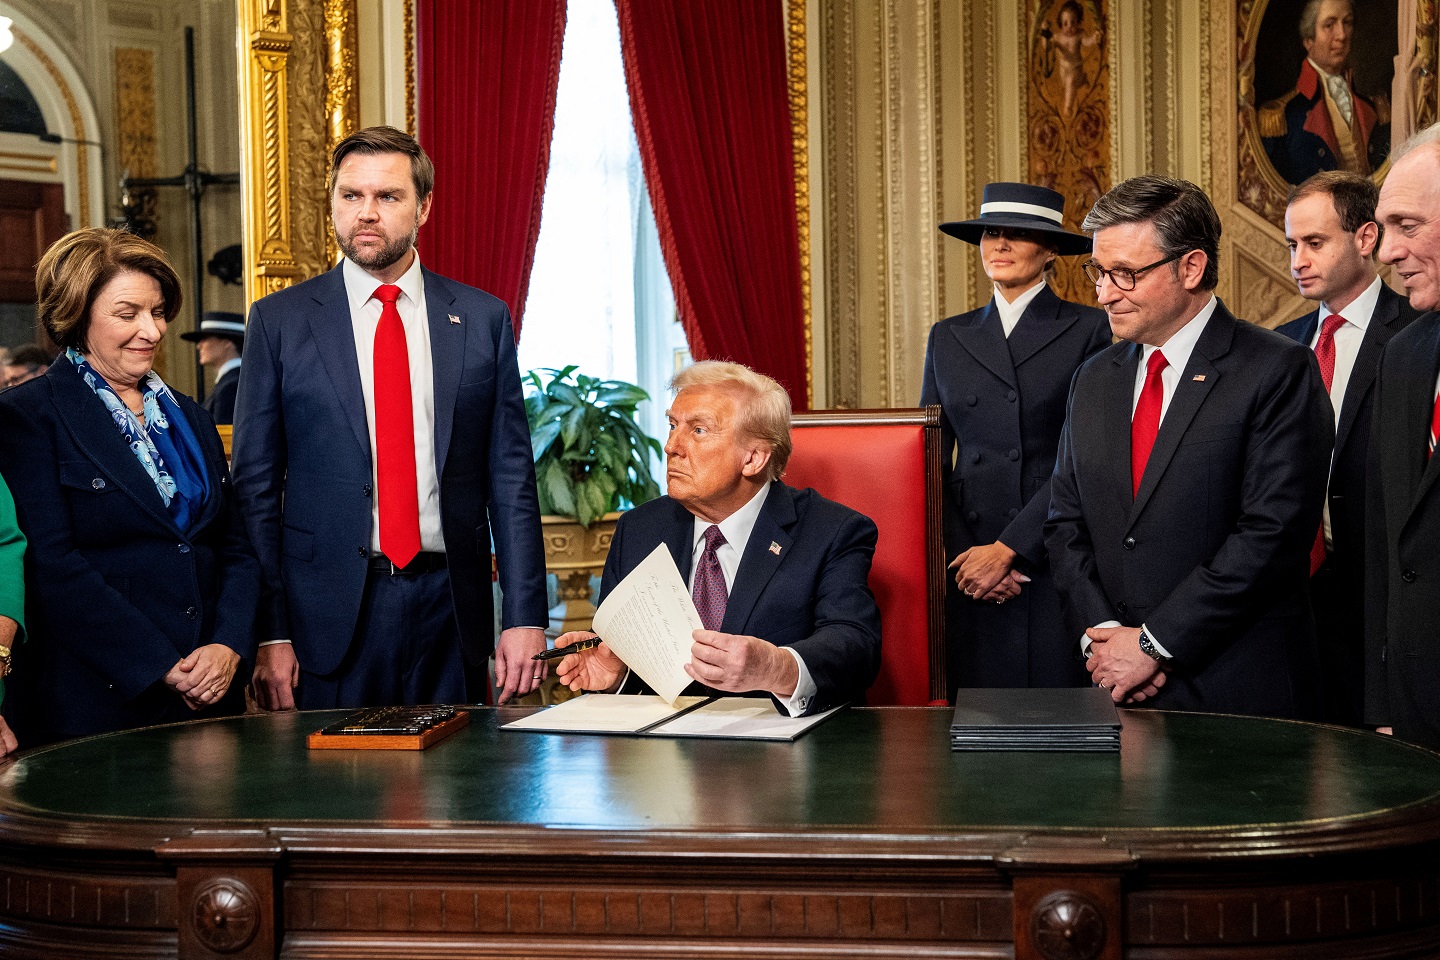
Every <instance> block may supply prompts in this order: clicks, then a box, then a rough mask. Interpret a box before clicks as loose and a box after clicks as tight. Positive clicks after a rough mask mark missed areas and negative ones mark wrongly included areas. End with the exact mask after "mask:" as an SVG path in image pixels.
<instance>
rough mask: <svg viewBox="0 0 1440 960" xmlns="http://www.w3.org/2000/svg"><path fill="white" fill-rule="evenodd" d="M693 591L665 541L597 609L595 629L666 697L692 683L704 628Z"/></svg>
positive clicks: (676, 695) (675, 695)
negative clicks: (695, 649) (697, 636)
mask: <svg viewBox="0 0 1440 960" xmlns="http://www.w3.org/2000/svg"><path fill="white" fill-rule="evenodd" d="M703 626H704V624H702V623H701V622H700V613H699V612H698V611H697V610H696V609H695V601H694V600H692V599H691V597H690V589H689V588H688V587H686V586H685V581H684V580H683V579H681V577H680V569H679V568H678V567H676V566H675V558H674V557H672V556H670V551H669V549H667V548H666V546H665V544H663V543H662V544H660V546H658V547H656V548H655V549H654V550H653V551H651V553H650V556H648V557H646V558H645V559H644V560H642V561H640V564H639V566H637V567H636V568H635V569H634V570H631V571H630V575H629V576H627V577H626V578H625V579H624V580H621V581H620V582H619V583H618V584H616V585H615V589H613V590H611V591H610V593H609V595H608V596H606V598H605V602H604V603H602V604H600V609H599V610H596V611H595V620H594V630H595V632H596V633H597V634H599V635H600V636H601V637H602V638H603V639H604V640H605V645H606V646H608V647H609V648H610V649H611V650H613V651H615V655H616V656H617V657H619V658H620V659H621V660H623V661H625V665H626V666H627V667H629V668H630V669H631V670H633V671H635V672H636V673H638V674H639V675H640V678H641V679H642V680H644V681H645V682H646V683H647V684H649V685H650V689H651V690H654V691H655V692H656V693H658V694H659V695H660V696H661V697H663V698H665V700H666V701H668V702H670V703H674V702H675V700H676V698H677V697H679V696H680V694H681V693H682V692H684V690H685V688H686V687H688V686H689V685H690V683H691V680H690V675H689V674H687V673H686V672H685V664H687V663H689V662H690V647H691V646H692V645H693V644H694V642H695V641H694V638H692V637H691V633H692V632H693V631H695V630H699V629H702V628H703Z"/></svg>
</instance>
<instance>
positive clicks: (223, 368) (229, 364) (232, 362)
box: [215, 357, 240, 382]
mask: <svg viewBox="0 0 1440 960" xmlns="http://www.w3.org/2000/svg"><path fill="white" fill-rule="evenodd" d="M238 369H240V358H239V357H231V358H230V359H229V360H226V361H225V362H224V363H222V364H220V369H219V370H216V371H215V380H216V381H217V382H218V381H219V380H220V378H221V377H223V376H225V374H227V373H229V372H230V371H231V370H238Z"/></svg>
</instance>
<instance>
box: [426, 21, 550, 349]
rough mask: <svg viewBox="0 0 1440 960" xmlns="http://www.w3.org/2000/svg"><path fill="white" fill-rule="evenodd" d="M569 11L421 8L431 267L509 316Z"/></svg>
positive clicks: (526, 275)
mask: <svg viewBox="0 0 1440 960" xmlns="http://www.w3.org/2000/svg"><path fill="white" fill-rule="evenodd" d="M564 37H565V0H484V2H483V3H477V2H475V0H417V3H416V4H415V63H416V71H415V72H416V93H417V101H418V104H417V107H418V117H417V123H418V126H419V128H420V129H419V140H420V142H421V144H422V145H424V147H425V152H426V153H428V154H429V155H430V159H431V160H433V161H434V162H435V203H434V205H433V206H432V207H431V209H430V220H429V222H428V223H427V224H426V225H425V226H424V227H423V228H422V229H421V231H420V243H419V247H420V252H421V258H422V260H423V261H424V263H425V265H426V266H427V267H429V268H430V269H432V270H434V271H435V272H437V273H441V274H444V275H445V276H447V277H452V278H454V279H456V280H459V281H461V282H463V283H468V284H471V285H472V286H476V287H479V288H480V289H482V290H485V291H488V292H489V293H493V294H494V295H495V296H497V297H499V298H500V299H501V300H504V301H505V302H506V303H507V304H509V305H510V312H511V314H512V316H513V317H514V321H515V336H516V337H517V338H518V337H519V336H520V316H521V312H522V311H523V310H524V309H525V294H526V292H527V291H528V290H529V287H530V267H531V265H532V264H533V263H534V260H535V241H536V239H537V238H538V237H539V235H540V207H541V203H542V201H543V200H544V196H545V173H546V171H547V169H548V168H549V166H550V134H551V131H552V129H553V127H554V124H555V85H556V82H557V81H558V80H559V77H560V48H561V43H562V41H563V40H564Z"/></svg>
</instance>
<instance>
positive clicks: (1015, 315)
mask: <svg viewBox="0 0 1440 960" xmlns="http://www.w3.org/2000/svg"><path fill="white" fill-rule="evenodd" d="M1044 288H1045V277H1044V276H1043V275H1042V276H1041V277H1040V280H1039V282H1037V283H1036V284H1035V286H1033V287H1031V288H1030V289H1029V290H1026V291H1025V292H1024V293H1022V294H1020V296H1018V297H1016V298H1015V300H1014V302H1013V303H1012V302H1011V301H1009V300H1006V299H1005V295H1004V294H1003V293H1001V292H1000V287H999V286H996V287H995V309H996V310H997V311H999V313H1000V326H1001V327H1003V328H1005V339H1006V340H1009V339H1010V334H1011V333H1013V332H1014V331H1015V325H1016V324H1017V323H1019V322H1020V317H1021V316H1023V315H1024V313H1025V308H1026V307H1028V306H1030V302H1031V301H1032V300H1034V299H1035V298H1036V297H1037V296H1039V294H1040V291H1041V290H1043V289H1044Z"/></svg>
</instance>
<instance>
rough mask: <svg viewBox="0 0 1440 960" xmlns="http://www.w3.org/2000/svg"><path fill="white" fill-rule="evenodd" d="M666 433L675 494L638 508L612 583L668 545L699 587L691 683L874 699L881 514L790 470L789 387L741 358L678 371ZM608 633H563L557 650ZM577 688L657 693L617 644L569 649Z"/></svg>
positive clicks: (837, 700)
mask: <svg viewBox="0 0 1440 960" xmlns="http://www.w3.org/2000/svg"><path fill="white" fill-rule="evenodd" d="M671 386H672V387H673V388H674V389H675V390H676V395H675V400H674V402H672V403H671V404H670V410H669V411H668V417H669V420H670V435H669V437H668V438H667V439H666V441H665V465H666V466H665V475H666V482H667V485H668V489H669V493H668V495H667V496H664V497H660V498H658V499H656V500H651V501H650V502H649V503H645V504H641V505H640V506H638V507H636V508H635V509H633V510H630V511H628V512H627V513H625V514H624V515H623V516H622V517H621V518H620V521H619V523H618V524H616V526H615V537H614V540H613V541H612V542H611V544H610V553H609V556H608V557H607V558H606V560H605V575H604V577H603V578H602V580H601V583H600V595H601V596H602V597H604V596H606V595H608V594H609V593H610V591H611V590H612V589H613V588H614V587H615V585H616V584H617V583H619V582H620V581H621V580H622V579H624V577H625V576H626V575H627V574H628V573H629V572H630V571H631V570H633V569H634V568H635V567H636V566H637V565H638V564H639V563H640V562H641V561H642V560H644V559H645V558H646V557H647V556H649V555H650V553H651V552H652V551H653V550H654V549H655V548H656V547H657V546H659V545H660V544H662V543H663V544H664V545H665V546H666V548H667V549H668V550H669V551H670V554H671V556H672V557H674V559H675V566H676V567H677V568H679V570H680V575H681V576H682V577H683V578H685V580H686V582H687V583H688V584H689V585H690V592H691V596H692V597H693V598H694V600H695V608H696V611H697V612H698V613H699V614H700V620H701V623H703V624H704V629H703V630H696V631H695V632H694V637H693V639H694V643H693V645H692V646H691V649H690V662H689V663H687V664H686V665H685V672H686V673H688V674H689V675H690V677H691V678H692V679H693V680H694V681H695V682H694V683H692V684H691V685H690V687H689V688H687V689H686V691H685V692H686V693H687V694H696V695H714V694H715V693H717V692H722V693H739V694H753V695H756V696H766V695H768V696H770V697H772V698H773V700H774V702H775V704H776V705H777V707H778V708H779V709H780V710H783V711H784V712H785V713H786V714H788V715H789V716H795V717H798V716H804V715H806V714H813V713H819V712H821V711H824V710H828V709H830V708H831V707H835V706H839V705H840V704H842V703H846V702H856V703H858V702H863V700H864V695H865V691H866V690H867V689H868V688H869V687H870V685H871V684H872V683H874V682H875V677H876V675H877V674H878V673H879V672H880V610H879V608H878V607H877V606H876V605H875V597H874V595H873V594H871V592H870V587H869V583H868V580H869V576H870V561H871V560H872V559H873V557H874V555H875V539H876V529H875V524H874V523H873V522H872V521H871V520H870V519H869V518H868V517H866V516H864V515H862V514H860V513H857V512H855V511H854V510H851V509H850V508H849V507H846V506H842V505H841V504H838V503H835V502H834V501H833V500H827V499H825V498H824V497H822V496H820V494H818V493H816V492H815V491H814V490H796V489H795V488H793V487H790V486H787V485H786V484H784V483H783V482H781V480H780V475H781V474H782V473H784V471H785V463H786V461H787V460H788V459H789V457H790V397H789V395H788V394H786V393H785V389H784V388H783V387H781V386H780V384H778V383H776V382H775V381H774V380H772V379H770V378H769V377H766V376H764V375H762V374H758V373H755V372H754V371H753V370H750V369H749V368H748V367H744V366H741V365H740V364H737V363H721V362H717V361H705V362H702V363H697V364H694V365H693V366H690V367H687V368H686V369H685V370H682V371H681V372H680V373H679V374H677V375H676V377H675V379H674V381H673V382H672V383H671ZM593 636H595V635H594V634H593V633H588V632H585V631H576V632H573V633H567V634H564V635H562V636H560V637H559V638H558V639H556V641H555V646H556V647H557V648H562V647H568V646H570V645H571V644H573V643H576V642H578V641H581V640H586V639H589V638H591V637H593ZM556 675H557V676H558V677H559V678H560V681H561V682H562V683H565V684H566V685H568V686H569V687H570V688H571V689H573V690H603V691H609V692H617V691H618V692H621V693H648V692H650V691H648V690H647V689H645V687H644V685H643V684H642V683H641V682H640V680H639V678H638V677H633V676H631V677H627V670H626V667H625V664H624V663H623V662H622V661H621V660H620V658H619V657H617V656H616V655H615V654H614V653H613V652H611V650H610V648H609V647H608V646H606V645H605V644H604V643H601V644H600V645H599V646H597V647H592V648H590V649H586V650H581V651H578V652H576V653H574V654H571V655H570V656H567V657H565V658H564V659H563V660H561V661H560V665H559V669H558V670H557V671H556Z"/></svg>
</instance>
